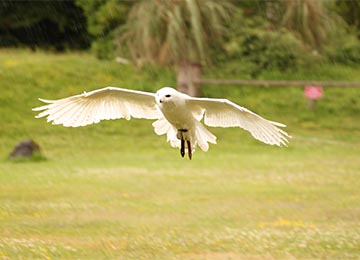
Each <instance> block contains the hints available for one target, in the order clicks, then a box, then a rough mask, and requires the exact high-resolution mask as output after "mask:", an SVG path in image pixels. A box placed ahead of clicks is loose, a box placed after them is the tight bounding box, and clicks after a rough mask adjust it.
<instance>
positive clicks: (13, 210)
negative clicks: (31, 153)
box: [0, 51, 360, 259]
mask: <svg viewBox="0 0 360 260" xmlns="http://www.w3.org/2000/svg"><path fill="white" fill-rule="evenodd" d="M208 76H209V77H211V76H213V75H208ZM264 77H265V78H277V79H280V78H286V79H289V78H291V77H294V78H296V79H306V78H316V79H334V80H358V81H359V80H360V74H359V73H358V70H356V69H350V68H342V67H339V66H328V65H323V66H321V67H319V68H318V69H317V70H312V71H311V72H306V71H304V72H300V73H299V74H297V75H291V74H290V73H289V74H285V75H283V74H277V73H275V72H273V73H271V74H270V73H269V75H264ZM173 83H174V78H173V76H172V74H171V73H170V72H168V71H160V70H149V71H144V72H142V73H137V72H136V71H134V70H133V69H132V68H131V67H128V66H121V65H118V64H114V63H111V62H100V61H97V60H95V59H94V58H92V57H91V56H89V55H87V54H65V55H54V54H44V53H35V54H34V53H28V52H23V51H1V52H0V91H1V95H0V115H1V117H2V123H1V128H0V157H1V158H4V159H3V160H2V161H0V226H1V227H2V228H1V230H0V258H4V259H7V257H9V258H11V259H17V258H19V259H20V258H31V257H33V258H37V259H39V258H40V259H45V258H64V259H72V258H73V259H76V258H77V259H101V258H103V259H109V258H118V257H125V258H126V257H127V258H134V259H142V258H143V259H169V258H179V259H184V258H190V259H224V258H229V259H238V258H249V257H254V258H256V257H259V258H264V257H267V258H272V257H273V258H291V257H292V256H295V257H297V258H325V257H326V258H333V259H340V258H348V259H351V258H354V259H355V258H358V257H359V256H360V242H359V241H360V221H359V219H360V210H359V202H360V196H359V187H360V178H359V177H360V176H359V175H360V162H359V152H360V148H359V146H360V142H359V139H360V131H359V130H360V125H359V119H360V118H359V115H360V114H359V113H360V103H359V102H360V101H359V100H360V99H359V98H360V93H359V92H360V91H359V89H346V90H343V89H339V88H333V89H326V90H325V97H324V99H323V100H321V101H320V102H319V104H318V107H317V109H316V110H314V111H309V110H307V109H306V100H304V99H303V96H302V95H303V93H302V89H299V88H272V89H266V88H264V89H252V88H246V87H242V88H238V87H237V88H231V87H224V88H221V90H220V89H219V87H217V86H205V89H204V92H205V93H206V95H208V96H219V95H221V96H224V97H229V98H231V99H232V100H234V101H236V102H237V103H239V104H241V105H244V106H246V107H248V108H251V109H252V110H254V111H256V112H259V113H261V114H262V115H265V116H266V117H267V118H270V119H273V120H278V121H280V122H284V123H287V124H288V131H290V132H291V134H292V135H293V136H294V138H293V139H292V141H291V145H290V146H289V147H288V148H284V149H279V148H276V147H269V146H265V145H262V144H260V143H258V142H256V141H254V140H252V138H250V136H249V135H248V134H247V133H244V132H243V131H240V130H238V129H212V130H213V132H214V133H215V134H216V135H217V136H218V144H217V145H216V146H212V147H211V148H210V151H209V152H208V153H203V152H201V151H198V152H196V153H195V155H194V159H193V161H188V160H184V159H181V158H180V155H179V152H178V151H177V150H176V149H172V148H170V147H169V145H168V144H167V143H165V137H158V136H155V135H154V134H153V133H152V127H151V122H147V121H141V120H131V121H129V122H128V121H125V120H119V121H116V122H115V121H113V122H102V123H101V124H98V125H94V126H88V127H86V128H79V129H72V128H71V129H69V128H62V127H59V126H52V125H50V124H46V123H45V120H35V119H33V116H34V113H33V112H32V111H31V110H30V108H31V107H34V106H37V105H39V102H38V101H37V97H44V98H48V99H52V98H54V99H55V98H59V97H64V96H68V95H71V94H77V93H80V92H82V91H84V90H91V89H95V88H99V87H103V86H107V85H113V86H119V87H128V88H136V89H143V90H156V89H157V88H159V87H162V86H164V85H169V84H170V85H171V84H173ZM26 137H31V138H33V139H35V140H36V141H37V142H39V143H40V145H41V146H42V148H43V150H44V154H45V155H46V157H47V158H48V160H46V161H42V162H9V161H6V160H5V158H6V156H7V154H8V153H9V152H10V150H11V147H12V146H13V145H15V143H16V142H18V141H20V140H22V139H23V138H26Z"/></svg>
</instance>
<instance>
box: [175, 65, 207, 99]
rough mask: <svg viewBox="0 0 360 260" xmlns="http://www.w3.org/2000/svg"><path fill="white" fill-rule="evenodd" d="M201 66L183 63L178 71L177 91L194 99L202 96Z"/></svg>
mask: <svg viewBox="0 0 360 260" xmlns="http://www.w3.org/2000/svg"><path fill="white" fill-rule="evenodd" d="M200 75H201V66H200V65H199V64H191V63H186V62H184V63H182V64H180V65H179V67H178V70H177V89H178V90H179V91H181V92H183V93H186V94H188V95H190V96H193V97H200V96H201V86H200V84H199V83H198V82H197V81H199V80H200Z"/></svg>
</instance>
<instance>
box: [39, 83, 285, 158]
mask: <svg viewBox="0 0 360 260" xmlns="http://www.w3.org/2000/svg"><path fill="white" fill-rule="evenodd" d="M39 100H40V101H42V102H44V103H46V105H43V106H41V107H37V108H33V110H34V111H41V112H40V113H39V114H38V115H37V116H36V118H40V117H47V121H48V122H52V124H54V125H63V126H66V127H79V126H85V125H90V124H95V123H99V122H100V121H101V120H109V119H120V118H125V119H127V120H130V119H131V118H132V117H134V118H145V119H151V120H156V121H155V122H153V124H152V125H153V127H154V131H155V133H156V134H157V135H163V134H166V135H167V141H168V142H170V145H171V146H172V147H179V148H180V154H181V156H182V157H184V155H185V152H187V153H188V156H189V158H190V159H191V158H192V154H193V152H194V150H195V147H196V146H197V145H198V146H199V147H200V149H201V150H203V151H205V152H206V151H207V150H208V149H209V143H212V144H216V136H215V135H213V134H212V133H211V132H210V131H209V130H208V129H207V128H206V127H205V126H204V124H205V125H207V126H210V127H241V128H243V129H245V130H247V131H249V132H250V133H251V135H252V136H253V137H254V138H255V139H257V140H259V141H261V142H264V143H266V144H270V145H277V146H286V145H287V143H288V139H289V138H290V136H289V134H287V133H286V132H285V131H283V130H282V129H280V128H279V127H285V125H283V124H280V123H277V122H273V121H269V120H266V119H264V118H263V117H261V116H259V115H257V114H255V113H254V112H252V111H250V110H248V109H246V108H244V107H241V106H239V105H237V104H235V103H233V102H231V101H229V100H227V99H218V98H196V97H191V96H188V95H186V94H184V93H181V92H178V91H177V90H175V89H173V88H170V87H164V88H162V89H160V90H158V91H157V92H156V93H155V94H154V93H150V92H144V91H137V90H130V89H124V88H116V87H106V88H102V89H98V90H94V91H91V92H87V93H86V92H85V93H83V94H80V95H75V96H71V97H67V98H62V99H59V100H45V99H39ZM202 121H203V123H202Z"/></svg>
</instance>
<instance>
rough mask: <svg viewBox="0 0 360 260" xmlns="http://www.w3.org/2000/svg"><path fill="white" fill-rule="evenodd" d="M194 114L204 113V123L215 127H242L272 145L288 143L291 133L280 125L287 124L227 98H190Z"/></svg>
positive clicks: (189, 102)
mask: <svg viewBox="0 0 360 260" xmlns="http://www.w3.org/2000/svg"><path fill="white" fill-rule="evenodd" d="M187 102H188V104H189V106H190V107H191V110H192V111H194V114H196V115H198V114H199V113H202V114H203V115H204V123H205V124H206V125H208V126H213V127H241V128H243V129H245V130H247V131H249V132H250V133H251V135H252V136H253V137H254V138H256V139H257V140H259V141H262V142H264V143H266V144H271V145H278V146H281V145H285V146H286V145H287V143H288V138H291V136H290V135H289V134H287V133H286V132H285V131H283V130H281V129H280V128H278V127H285V125H283V124H280V123H277V122H272V121H269V120H266V119H264V118H262V117H261V116H259V115H257V114H255V113H254V112H252V111H250V110H248V109H246V108H244V107H241V106H239V105H237V104H235V103H233V102H231V101H229V100H227V99H213V98H189V99H188V101H187Z"/></svg>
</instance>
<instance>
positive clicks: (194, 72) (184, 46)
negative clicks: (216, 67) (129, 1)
mask: <svg viewBox="0 0 360 260" xmlns="http://www.w3.org/2000/svg"><path fill="white" fill-rule="evenodd" d="M232 10H233V8H231V4H230V2H229V1H217V0H143V1H141V2H139V3H137V4H135V5H134V6H133V8H132V10H131V11H130V14H129V16H128V19H127V23H126V26H125V32H123V33H122V35H121V37H120V40H119V42H120V44H123V43H126V44H127V46H128V47H129V49H130V52H131V55H132V58H133V60H135V61H138V63H155V64H160V65H172V66H175V68H176V70H177V87H178V89H179V90H181V91H183V92H187V93H188V94H190V95H194V96H199V95H200V87H199V85H198V84H194V82H193V79H194V78H197V77H199V76H200V73H201V67H202V66H203V65H207V64H209V63H210V62H211V57H210V55H209V50H210V48H211V47H213V46H215V45H216V44H218V43H219V42H220V41H221V39H222V36H223V35H224V32H225V26H224V24H225V22H226V21H227V20H228V19H229V18H230V15H231V13H232Z"/></svg>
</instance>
